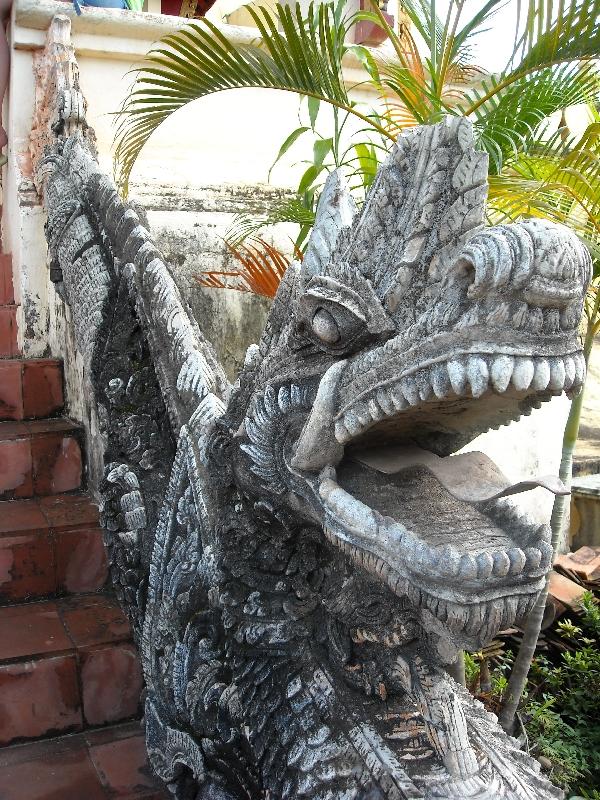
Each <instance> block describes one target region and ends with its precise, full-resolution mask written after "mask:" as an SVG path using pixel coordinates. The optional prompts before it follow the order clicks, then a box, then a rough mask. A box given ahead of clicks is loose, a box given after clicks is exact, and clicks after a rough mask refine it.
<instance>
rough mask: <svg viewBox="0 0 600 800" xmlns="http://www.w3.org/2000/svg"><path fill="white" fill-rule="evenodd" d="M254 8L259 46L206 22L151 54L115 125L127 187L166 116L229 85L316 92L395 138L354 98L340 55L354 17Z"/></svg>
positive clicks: (329, 9) (317, 9)
mask: <svg viewBox="0 0 600 800" xmlns="http://www.w3.org/2000/svg"><path fill="white" fill-rule="evenodd" d="M248 12H249V13H250V15H251V16H252V18H253V20H254V23H255V25H256V27H257V29H258V32H259V35H260V39H258V40H257V43H256V44H249V45H237V44H234V43H233V42H231V41H230V40H229V39H227V37H226V36H224V34H223V33H222V32H221V30H220V29H219V28H218V27H217V26H216V25H214V24H213V23H212V22H210V21H209V20H207V19H202V20H199V21H197V22H194V23H191V24H189V25H186V26H185V27H184V28H183V29H182V30H181V31H178V32H177V33H174V34H171V35H169V36H166V37H165V38H164V39H162V40H161V41H160V42H159V43H158V45H157V46H156V47H155V48H154V49H153V50H151V51H150V53H149V55H148V57H147V58H146V61H145V62H144V64H143V65H142V67H141V68H140V69H139V70H138V71H137V73H136V81H135V85H134V88H133V89H132V91H131V92H130V94H129V96H128V97H127V99H126V101H125V103H124V105H123V108H122V109H121V113H120V117H119V119H120V121H119V123H118V127H117V135H116V149H115V162H116V172H117V178H118V182H119V184H120V186H121V187H122V188H123V189H125V190H126V187H127V183H128V180H129V175H130V173H131V169H132V168H133V165H134V163H135V161H136V159H137V157H138V155H139V153H140V151H141V149H142V147H143V146H144V144H145V142H146V141H147V140H148V138H149V137H150V135H151V134H152V133H153V132H154V131H155V130H156V128H158V126H159V125H160V124H161V123H162V122H164V120H165V119H167V117H169V116H170V115H171V114H173V113H174V112H175V111H177V110H178V109H179V108H181V107H182V106H184V105H186V104H187V103H189V102H191V101H192V100H196V99H198V98H200V97H205V96H207V95H209V94H214V93H215V92H220V91H225V90H227V89H234V88H245V87H253V88H266V89H280V90H284V91H291V92H295V93H298V94H301V95H306V96H308V97H313V98H316V99H318V100H323V101H325V102H328V103H330V104H332V105H334V106H337V107H339V108H341V109H343V110H345V111H347V112H349V113H352V114H354V115H355V116H357V117H359V118H360V119H361V120H363V121H364V122H367V123H368V124H369V125H371V126H372V127H373V128H375V129H379V131H380V133H381V134H382V135H384V136H389V134H387V132H386V130H385V129H384V128H383V127H380V126H378V123H377V122H376V121H375V120H374V119H369V118H367V117H366V116H365V115H363V114H362V113H361V112H360V111H359V110H358V109H357V108H356V107H355V105H354V103H352V102H351V101H350V99H349V97H348V93H347V91H346V87H345V85H344V80H343V74H342V57H343V54H344V52H345V47H346V46H345V43H344V42H345V38H346V33H347V29H348V25H349V22H348V21H345V20H340V18H339V13H338V10H336V8H335V7H334V6H333V5H332V4H323V5H319V6H314V5H312V4H311V6H310V8H309V12H308V15H307V16H306V17H303V16H302V13H301V10H300V6H299V5H296V6H295V8H293V7H288V6H283V5H280V4H277V6H276V8H275V12H273V13H271V12H270V11H269V10H268V9H266V8H259V9H258V10H255V9H254V8H252V7H251V6H249V7H248Z"/></svg>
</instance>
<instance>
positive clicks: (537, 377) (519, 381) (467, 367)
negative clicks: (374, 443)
mask: <svg viewBox="0 0 600 800" xmlns="http://www.w3.org/2000/svg"><path fill="white" fill-rule="evenodd" d="M584 380H585V360H584V357H583V354H582V353H575V354H573V355H572V356H566V357H564V358H538V357H533V358H527V357H522V356H508V355H500V356H494V357H484V356H481V355H471V356H466V357H464V358H456V359H451V360H450V361H448V362H446V363H442V364H435V365H433V366H432V367H429V368H427V369H423V370H419V371H418V372H416V373H413V374H411V375H406V376H404V377H402V378H400V379H399V380H398V381H396V382H395V383H390V384H388V385H387V386H382V387H380V388H379V389H378V390H377V391H376V392H375V393H374V394H373V395H372V396H370V397H369V398H368V399H364V400H359V401H358V402H357V403H355V404H354V405H353V406H352V407H350V408H348V409H346V410H345V411H344V412H343V413H342V414H341V415H340V417H339V418H338V419H337V420H336V423H335V436H336V439H337V440H338V442H340V443H341V444H345V443H346V442H348V441H350V440H351V439H353V438H354V437H355V436H357V435H358V434H360V433H362V432H363V431H364V430H366V429H367V428H369V427H370V426H371V425H373V424H374V423H376V422H379V421H380V420H382V419H384V418H385V417H390V416H394V415H395V414H397V413H398V412H399V411H403V410H404V409H406V408H409V407H411V406H418V405H420V404H421V403H424V402H427V401H428V400H435V399H438V400H443V399H445V398H447V397H450V396H451V395H456V396H457V397H475V398H477V397H481V395H482V394H484V393H485V392H486V391H488V389H491V390H492V391H495V392H497V393H499V394H502V393H504V392H506V391H507V390H508V389H509V388H510V387H512V388H513V389H514V390H516V391H517V392H526V391H529V390H530V389H533V390H535V391H537V392H544V391H551V392H562V391H571V392H574V391H578V390H579V389H581V387H582V386H583V382H584Z"/></svg>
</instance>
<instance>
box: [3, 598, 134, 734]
mask: <svg viewBox="0 0 600 800" xmlns="http://www.w3.org/2000/svg"><path fill="white" fill-rule="evenodd" d="M142 686H143V680H142V672H141V667H140V663H139V658H138V655H137V651H136V649H135V646H134V645H133V643H132V641H131V629H130V627H129V623H128V622H127V619H126V618H125V616H124V614H123V612H122V611H121V609H120V608H119V606H118V604H117V602H116V600H115V599H114V598H113V597H111V596H110V595H108V594H86V595H76V596H75V597H68V598H63V599H59V600H52V601H48V600H40V601H37V602H35V603H27V604H25V605H9V606H3V607H2V608H0V745H7V744H10V743H11V742H18V741H25V740H31V739H39V738H41V737H48V736H56V735H57V734H59V733H68V732H75V731H81V730H83V729H84V728H88V727H94V726H98V725H105V724H107V723H114V722H119V721H122V720H125V719H131V718H134V717H137V716H139V713H140V695H141V690H142Z"/></svg>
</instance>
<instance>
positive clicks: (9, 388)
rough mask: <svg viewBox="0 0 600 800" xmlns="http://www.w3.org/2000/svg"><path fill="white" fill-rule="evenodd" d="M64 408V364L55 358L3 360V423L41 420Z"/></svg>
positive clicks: (0, 384)
mask: <svg viewBox="0 0 600 800" xmlns="http://www.w3.org/2000/svg"><path fill="white" fill-rule="evenodd" d="M63 405H64V398H63V379H62V362H61V361H59V360H57V359H55V358H31V359H27V358H11V359H7V360H0V420H16V421H19V420H24V419H41V418H43V417H51V416H54V415H56V414H58V413H59V412H60V411H61V410H62V408H63Z"/></svg>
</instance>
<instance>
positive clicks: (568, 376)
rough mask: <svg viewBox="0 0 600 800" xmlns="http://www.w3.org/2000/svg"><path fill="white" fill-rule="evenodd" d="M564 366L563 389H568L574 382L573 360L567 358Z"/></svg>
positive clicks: (569, 357)
mask: <svg viewBox="0 0 600 800" xmlns="http://www.w3.org/2000/svg"><path fill="white" fill-rule="evenodd" d="M564 365H565V385H564V388H565V389H570V388H571V386H573V383H574V381H575V360H574V359H573V358H571V356H567V357H566V358H565V360H564Z"/></svg>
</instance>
